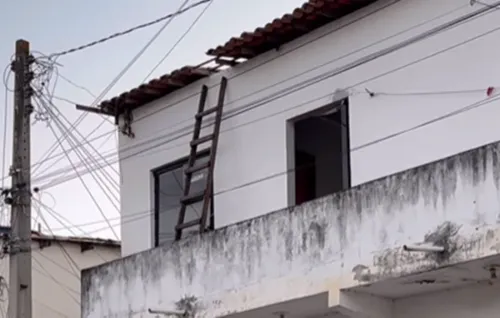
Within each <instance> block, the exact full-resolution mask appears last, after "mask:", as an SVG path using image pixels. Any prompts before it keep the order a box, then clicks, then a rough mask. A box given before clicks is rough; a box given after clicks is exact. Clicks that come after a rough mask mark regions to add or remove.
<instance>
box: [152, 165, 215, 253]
mask: <svg viewBox="0 0 500 318" xmlns="http://www.w3.org/2000/svg"><path fill="white" fill-rule="evenodd" d="M207 160H208V156H205V157H202V158H199V159H198V160H197V163H196V164H201V163H204V162H206V161H207ZM186 165H187V162H186V163H184V164H183V165H177V166H175V167H172V168H171V169H167V170H165V171H163V172H161V173H159V174H157V175H156V178H157V180H156V182H155V185H156V187H157V189H156V192H155V193H156V194H157V195H158V198H157V199H156V203H157V207H156V213H157V217H156V220H157V222H158V226H157V232H156V235H157V238H156V242H157V243H158V244H164V243H168V242H172V241H174V238H175V226H176V225H177V220H178V217H179V211H180V207H181V205H180V200H181V198H182V197H183V192H184V190H183V189H184V181H185V175H184V170H185V169H186ZM207 172H208V169H204V170H201V171H199V172H197V173H195V174H194V175H193V177H192V182H191V190H190V194H194V193H198V192H200V191H202V190H204V189H205V187H206V182H207V180H206V177H207ZM202 205H203V202H197V203H195V204H191V205H188V206H187V208H186V217H185V219H184V222H189V221H191V220H194V219H197V218H200V217H201V210H202ZM210 211H211V208H210V209H209V216H208V218H207V224H209V223H210V222H209V221H210ZM182 233H183V237H186V236H188V235H189V234H193V233H199V227H198V226H193V227H190V228H186V229H184V230H183V231H182Z"/></svg>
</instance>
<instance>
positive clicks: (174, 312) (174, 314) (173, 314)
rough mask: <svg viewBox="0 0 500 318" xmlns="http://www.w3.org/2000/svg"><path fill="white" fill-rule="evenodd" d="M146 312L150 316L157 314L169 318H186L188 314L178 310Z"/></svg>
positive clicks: (152, 310)
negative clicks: (169, 317)
mask: <svg viewBox="0 0 500 318" xmlns="http://www.w3.org/2000/svg"><path fill="white" fill-rule="evenodd" d="M148 312H149V313H150V314H157V315H164V316H167V317H168V316H171V317H188V313H187V312H186V311H180V310H161V309H151V308H149V309H148Z"/></svg>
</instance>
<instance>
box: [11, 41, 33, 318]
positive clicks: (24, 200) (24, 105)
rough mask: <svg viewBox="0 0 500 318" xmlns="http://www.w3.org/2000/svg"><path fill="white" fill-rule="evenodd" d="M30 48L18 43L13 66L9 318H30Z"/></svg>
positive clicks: (28, 45)
mask: <svg viewBox="0 0 500 318" xmlns="http://www.w3.org/2000/svg"><path fill="white" fill-rule="evenodd" d="M31 62H32V61H31V57H30V44H29V42H27V41H24V40H17V41H16V59H15V61H14V62H13V64H12V68H13V71H14V73H15V84H14V94H15V96H14V135H13V145H12V146H13V148H12V167H11V169H10V175H11V177H12V187H11V189H10V191H11V200H10V203H11V217H10V222H11V235H10V238H9V239H10V249H9V259H10V267H9V271H10V277H9V307H8V317H9V318H31V317H32V309H31V306H32V302H31V290H32V288H31V287H32V286H31V171H30V168H31V158H30V150H31V148H30V147H31V142H30V138H31V136H30V126H31V123H30V115H31V113H32V112H33V106H32V105H31V93H32V92H31V86H30V83H31V80H32V78H33V74H32V73H31V72H30V64H31Z"/></svg>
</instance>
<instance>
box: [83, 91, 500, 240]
mask: <svg viewBox="0 0 500 318" xmlns="http://www.w3.org/2000/svg"><path fill="white" fill-rule="evenodd" d="M499 100H500V94H497V95H494V96H491V97H487V98H484V99H481V100H479V101H477V102H474V103H472V104H468V105H465V106H463V107H461V108H459V109H457V110H454V111H451V112H448V113H446V114H444V115H441V116H438V117H436V118H433V119H431V120H428V121H425V122H422V123H420V124H418V125H415V126H412V127H410V128H407V129H404V130H400V131H398V132H396V133H394V134H391V135H388V136H384V137H382V138H378V139H375V140H373V141H370V142H367V143H365V144H362V145H360V146H357V147H353V148H351V153H353V152H356V151H359V150H362V149H364V148H367V147H370V146H373V145H375V144H378V143H381V142H384V141H387V140H389V139H393V138H396V137H399V136H401V135H404V134H407V133H410V132H413V131H416V130H418V129H420V128H423V127H426V126H429V125H432V124H435V123H437V122H440V121H443V120H445V119H449V118H451V117H454V116H457V115H460V114H463V113H466V112H469V111H471V110H474V109H477V108H479V107H482V106H485V105H489V104H491V103H493V102H496V101H499ZM327 159H328V160H329V158H324V160H327ZM320 161H321V160H320ZM305 168H308V167H298V168H297V167H296V168H291V169H287V170H285V171H280V172H278V173H274V174H271V175H269V176H266V177H263V178H259V179H255V180H252V181H250V182H247V183H244V184H240V185H238V186H235V187H231V188H229V189H224V190H220V191H217V192H215V193H214V195H213V196H214V198H215V197H216V196H218V195H221V194H225V193H228V192H231V191H235V190H239V189H242V188H245V187H248V186H252V185H254V184H257V183H260V182H264V181H268V180H271V179H274V178H277V177H280V176H283V175H286V174H289V173H292V172H295V171H297V170H300V169H305ZM166 212H170V210H165V211H161V212H160V214H162V213H166ZM154 213H155V212H154V211H152V210H146V211H140V212H136V213H132V214H127V215H124V216H122V217H121V221H120V222H119V223H117V224H114V225H113V226H118V225H120V224H121V225H123V224H127V223H131V222H136V221H139V220H142V219H143V218H145V217H149V216H151V215H152V214H154ZM100 223H101V221H94V222H88V223H83V224H79V225H78V226H79V227H83V226H90V225H96V224H100ZM106 229H107V227H106V228H99V229H96V230H93V231H88V232H86V233H87V234H89V235H90V234H93V233H97V232H101V231H103V230H106Z"/></svg>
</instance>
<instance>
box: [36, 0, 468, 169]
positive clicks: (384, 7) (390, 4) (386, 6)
mask: <svg viewBox="0 0 500 318" xmlns="http://www.w3.org/2000/svg"><path fill="white" fill-rule="evenodd" d="M399 1H400V0H394V1H393V2H391V3H389V4H387V5H385V6H383V7H381V8H377V9H376V10H375V11H373V12H370V13H368V14H366V15H363V16H362V17H360V18H358V19H355V20H354V21H352V22H350V23H347V24H346V25H343V26H341V27H339V28H335V29H334V30H330V31H328V32H326V33H324V34H320V35H319V36H317V37H315V38H313V39H311V40H310V41H308V42H306V43H303V44H302V45H301V46H300V47H302V46H304V45H306V44H309V43H312V42H314V41H317V40H319V39H320V38H322V37H325V36H327V35H328V34H331V33H333V32H336V31H338V30H340V29H342V28H344V27H347V26H349V25H351V24H354V23H356V22H358V21H361V20H363V19H365V18H367V17H369V16H371V15H372V14H375V13H377V12H379V11H382V10H384V9H386V8H388V7H390V6H392V5H394V4H396V3H398V2H399ZM460 8H463V6H462V7H460ZM460 8H457V9H454V10H453V11H456V10H458V9H460ZM453 11H450V12H449V13H451V12H453ZM449 13H447V14H449ZM430 21H432V20H429V21H427V22H430ZM427 22H426V23H427ZM415 27H417V26H415ZM300 47H297V48H294V49H292V50H290V51H288V52H284V53H282V54H281V55H280V56H283V55H285V54H288V53H291V52H293V51H295V50H297V49H299V48H300ZM276 58H277V57H276ZM274 59H275V58H273V59H271V60H268V61H265V62H264V63H261V64H259V65H256V66H255V67H254V68H252V69H249V70H246V71H245V73H246V72H248V71H251V70H253V69H255V68H257V67H259V66H262V65H264V64H266V63H269V62H270V61H272V60H274ZM241 75H243V73H241V74H237V75H236V76H233V77H231V79H232V78H236V77H237V76H241ZM63 78H64V77H63ZM70 82H71V81H70ZM215 86H216V85H215ZM195 95H197V94H194V95H193V96H195ZM193 96H188V97H187V98H190V97H193ZM96 100H97V99H96ZM179 102H181V101H179ZM179 102H178V103H179ZM94 104H95V103H94ZM172 106H173V105H172ZM85 114H88V113H85ZM83 115H84V114H82V116H83ZM77 121H78V119H77ZM113 132H114V131H113ZM110 133H112V132H110ZM89 135H90V134H89ZM89 135H87V137H88V136H89ZM53 147H56V148H57V144H54V145H53ZM60 156H63V154H60ZM37 164H38V163H37Z"/></svg>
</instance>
